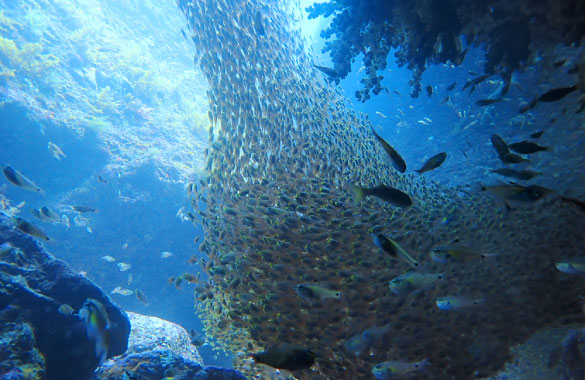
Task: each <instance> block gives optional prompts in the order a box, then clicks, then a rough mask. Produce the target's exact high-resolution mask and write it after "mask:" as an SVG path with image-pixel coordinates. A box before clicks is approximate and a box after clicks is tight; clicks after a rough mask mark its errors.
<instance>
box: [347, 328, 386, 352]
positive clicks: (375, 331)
mask: <svg viewBox="0 0 585 380" xmlns="http://www.w3.org/2000/svg"><path fill="white" fill-rule="evenodd" d="M390 330H391V328H390V325H389V324H388V325H386V326H382V327H377V326H374V327H370V328H367V329H365V330H364V331H363V332H361V333H359V334H355V335H353V336H351V337H350V338H349V339H347V341H345V343H344V344H343V347H344V348H345V349H346V350H347V351H348V352H351V353H352V354H354V355H355V356H360V355H361V354H362V353H364V352H367V351H369V350H370V349H371V348H372V347H373V346H374V345H375V344H376V343H377V342H378V341H379V340H380V339H382V338H383V337H384V335H386V334H387V333H388V332H389V331H390Z"/></svg>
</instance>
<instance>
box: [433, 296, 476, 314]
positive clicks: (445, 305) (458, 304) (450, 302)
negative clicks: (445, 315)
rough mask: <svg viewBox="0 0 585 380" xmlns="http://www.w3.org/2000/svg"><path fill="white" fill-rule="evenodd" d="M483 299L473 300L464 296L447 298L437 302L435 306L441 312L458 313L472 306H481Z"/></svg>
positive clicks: (438, 299)
mask: <svg viewBox="0 0 585 380" xmlns="http://www.w3.org/2000/svg"><path fill="white" fill-rule="evenodd" d="M483 302H484V299H483V298H478V299H472V298H468V297H464V296H445V297H439V298H437V299H436V300H435V304H436V305H437V307H438V308H439V309H441V310H445V311H456V310H460V309H464V308H467V307H471V306H476V305H481V304H482V303H483Z"/></svg>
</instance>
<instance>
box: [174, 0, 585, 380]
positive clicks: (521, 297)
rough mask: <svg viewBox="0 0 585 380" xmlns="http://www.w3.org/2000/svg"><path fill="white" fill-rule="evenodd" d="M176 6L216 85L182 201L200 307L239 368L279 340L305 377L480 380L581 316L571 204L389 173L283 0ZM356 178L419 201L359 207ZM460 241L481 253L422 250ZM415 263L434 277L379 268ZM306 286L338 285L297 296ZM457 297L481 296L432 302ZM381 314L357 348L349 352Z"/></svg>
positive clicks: (254, 367)
mask: <svg viewBox="0 0 585 380" xmlns="http://www.w3.org/2000/svg"><path fill="white" fill-rule="evenodd" d="M178 3H179V5H180V7H181V9H182V10H183V12H184V13H185V15H186V16H187V20H188V22H189V25H190V30H189V31H188V32H187V35H189V37H190V38H192V40H193V41H194V43H195V46H196V49H197V57H196V60H197V61H198V62H200V65H201V68H202V70H203V72H204V74H205V75H206V77H207V80H208V81H209V84H210V90H209V93H208V96H209V109H210V111H209V120H210V123H211V128H210V134H209V139H210V149H209V151H208V155H207V166H206V176H205V177H204V178H203V179H202V180H201V181H200V182H199V183H197V184H196V186H194V189H193V190H194V192H193V201H192V204H193V207H194V210H193V211H192V215H194V216H196V217H197V218H196V220H195V221H194V222H195V223H201V224H202V225H203V227H204V231H205V239H204V241H203V242H202V243H201V245H200V250H201V251H202V252H204V253H205V254H206V255H207V258H206V259H203V260H199V264H200V265H201V266H202V268H203V269H204V270H205V272H206V273H207V274H208V278H207V280H206V282H205V283H204V284H202V285H199V287H198V288H197V289H196V294H197V303H196V307H197V309H198V312H199V315H200V316H201V317H202V318H203V319H204V323H205V328H206V332H207V333H209V334H212V335H213V336H214V337H216V338H217V340H218V342H219V344H220V345H221V346H222V348H224V349H228V350H230V351H232V352H234V353H235V355H236V359H235V366H236V367H237V368H238V369H240V370H242V371H244V372H245V373H247V374H248V375H249V376H250V377H251V378H255V379H269V378H272V377H273V376H274V370H273V369H272V368H271V367H269V366H266V365H263V364H259V363H254V362H253V360H252V355H253V354H258V353H261V352H267V350H268V349H270V347H275V346H277V345H278V344H282V343H289V344H291V345H294V347H302V349H300V348H299V349H298V350H299V352H309V351H310V352H311V353H314V354H315V363H314V364H313V365H312V366H311V368H303V369H299V370H298V371H295V372H294V374H295V376H296V377H297V378H299V379H336V380H339V379H352V380H353V379H374V375H375V374H378V375H376V376H382V375H380V373H382V372H384V371H386V372H388V371H389V370H390V369H392V368H394V367H396V368H399V369H403V370H404V372H406V370H407V369H408V371H410V370H414V369H419V368H418V367H414V366H415V364H416V363H424V370H421V371H417V373H416V376H417V377H416V378H418V379H455V378H456V379H475V378H477V377H482V376H488V375H490V374H493V373H494V372H495V371H497V370H498V369H500V368H502V366H503V364H504V363H505V362H506V361H507V360H509V359H510V357H511V356H510V353H509V348H510V346H511V345H513V344H515V343H519V342H521V341H523V340H524V339H526V338H527V337H528V336H529V335H530V334H531V333H533V332H534V331H536V330H537V329H539V328H542V327H545V326H551V325H555V324H561V323H571V322H575V321H583V319H584V318H583V317H584V315H583V311H582V301H580V300H579V298H578V296H579V295H581V294H582V293H583V289H582V288H580V287H579V286H568V284H569V283H567V275H565V274H564V273H561V272H560V271H558V270H557V269H556V268H555V262H556V261H559V260H562V259H565V258H570V257H574V256H576V255H578V254H579V253H582V252H579V249H581V250H582V248H579V247H583V235H582V231H584V230H585V219H584V218H583V214H582V213H579V212H578V211H575V210H574V209H573V208H570V207H566V206H564V205H563V204H559V203H558V202H552V201H551V200H550V199H547V198H544V199H540V200H538V201H535V202H532V203H530V204H528V205H526V206H525V207H521V208H518V209H515V210H514V211H513V212H506V211H505V210H502V209H501V208H499V207H498V205H497V204H496V201H494V200H492V199H491V198H490V197H489V196H488V194H487V193H485V192H479V193H477V194H474V195H470V194H466V193H463V192H457V191H455V190H452V189H449V188H443V187H439V186H438V185H436V184H434V183H433V182H431V181H429V180H426V179H425V178H424V176H419V175H413V174H409V173H407V174H401V173H399V172H398V171H396V170H395V169H394V168H393V167H392V162H391V161H390V160H389V158H388V156H387V154H386V153H385V152H384V150H383V148H382V146H381V145H380V143H379V142H378V141H376V140H375V139H374V138H373V137H372V133H371V131H372V126H371V124H370V123H369V122H368V121H366V120H365V118H362V117H360V116H359V115H357V114H356V113H355V111H353V110H352V108H351V106H350V103H349V102H348V101H347V100H346V99H344V98H343V97H342V96H341V95H340V94H339V93H338V92H337V91H336V90H335V89H334V88H333V87H331V85H330V84H329V83H328V81H327V80H326V78H324V77H323V75H322V73H321V72H319V71H318V70H317V69H316V68H315V67H314V66H313V63H312V62H311V60H310V58H309V56H308V54H307V53H306V52H305V49H304V47H303V46H302V44H301V38H300V33H299V31H298V30H296V29H294V28H293V27H292V26H291V22H290V19H291V18H290V15H289V14H288V13H287V12H288V10H287V9H290V8H289V5H290V4H288V3H287V2H274V1H272V0H254V1H245V0H241V1H240V0H233V1H228V0H197V1H189V0H179V1H178ZM437 170H440V168H439V169H437ZM478 181H479V179H478ZM350 184H355V185H357V186H361V187H367V188H372V187H375V186H379V185H384V186H390V187H392V188H395V189H398V190H400V191H401V192H404V193H405V194H408V196H409V197H410V198H411V200H412V206H410V207H397V206H395V205H392V204H391V203H388V202H383V201H381V200H380V199H378V198H376V197H366V198H364V199H363V200H362V201H360V202H359V203H356V202H354V198H353V194H352V191H351V185H350ZM202 205H204V207H202ZM445 218H448V220H449V222H448V223H442V222H441V221H442V220H445ZM372 233H374V234H382V235H384V236H388V237H389V238H392V239H393V240H396V242H397V243H398V244H399V245H400V247H402V248H403V249H404V251H406V252H408V253H409V254H410V255H411V256H412V257H413V258H414V259H415V260H417V262H418V263H419V265H418V267H417V268H412V267H411V266H410V265H408V263H406V262H405V261H404V260H401V259H400V258H398V259H397V258H395V257H392V256H391V255H388V254H385V253H384V252H383V251H382V250H380V249H379V248H378V247H377V246H376V245H375V244H374V242H373V241H372V238H371V234H372ZM454 241H458V242H461V244H463V245H464V246H466V247H470V248H471V249H473V250H474V251H477V252H483V253H486V254H489V255H490V257H489V258H486V259H478V260H460V261H459V262H457V261H448V262H445V263H443V262H436V261H435V260H433V259H432V258H431V255H430V253H431V252H432V251H433V248H435V247H437V246H449V245H453V242H454ZM413 270H416V271H417V272H418V271H420V272H421V273H435V274H441V278H440V280H437V281H433V282H432V283H430V282H429V284H428V285H425V286H424V287H423V288H424V291H423V290H421V291H414V292H410V293H409V294H405V295H403V296H401V295H398V294H395V293H393V292H392V291H391V290H390V288H389V282H390V281H391V280H392V279H395V278H397V277H398V276H400V275H403V274H404V273H407V272H409V271H413ZM570 284H572V283H570ZM299 285H302V287H304V288H307V287H309V286H314V287H313V288H311V289H321V290H322V291H333V292H339V297H337V296H336V297H313V298H310V297H301V296H299V294H298V292H297V289H299V288H298V286H299ZM335 294H336V295H337V293H335ZM463 296H465V297H469V299H472V300H476V299H481V300H482V304H481V305H470V306H469V307H465V310H461V311H455V312H454V311H447V310H445V309H440V308H439V307H437V305H436V304H435V302H436V300H438V299H445V298H442V297H463ZM453 299H462V298H453ZM441 305H442V304H441ZM383 327H384V334H385V335H384V339H379V340H374V339H372V340H371V342H370V343H371V344H367V345H365V346H366V347H367V349H364V350H353V349H348V348H347V347H349V346H350V345H348V342H349V341H350V340H352V339H355V337H356V334H361V333H362V332H363V331H365V330H367V329H368V328H377V329H381V328H383ZM278 347H282V345H281V346H278ZM303 350H308V351H303ZM356 354H357V356H356ZM256 357H258V356H256ZM279 360H281V358H279ZM283 360H284V359H283ZM287 363H288V362H287ZM388 363H390V364H388ZM396 363H399V364H396ZM409 363H415V364H409ZM309 364H312V361H311V362H310V363H309ZM390 365H391V366H392V367H390ZM287 366H288V364H287ZM420 367H423V366H422V365H420ZM373 369H374V371H373ZM372 371H373V372H372ZM384 376H385V375H384Z"/></svg>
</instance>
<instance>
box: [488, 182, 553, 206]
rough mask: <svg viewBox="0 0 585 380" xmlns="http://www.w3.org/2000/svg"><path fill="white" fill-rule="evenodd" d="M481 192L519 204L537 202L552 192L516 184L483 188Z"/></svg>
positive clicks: (536, 186)
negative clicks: (485, 191) (484, 191)
mask: <svg viewBox="0 0 585 380" xmlns="http://www.w3.org/2000/svg"><path fill="white" fill-rule="evenodd" d="M482 190H487V191H489V192H491V193H493V194H495V195H497V196H499V197H501V198H502V199H504V200H506V201H508V200H512V201H519V202H536V201H537V200H539V199H541V198H543V197H545V196H546V195H548V194H550V193H551V192H552V190H550V189H547V188H546V187H542V186H538V185H530V186H522V185H519V184H517V183H510V184H509V185H498V186H483V187H482Z"/></svg>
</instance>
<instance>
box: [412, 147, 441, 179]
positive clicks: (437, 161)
mask: <svg viewBox="0 0 585 380" xmlns="http://www.w3.org/2000/svg"><path fill="white" fill-rule="evenodd" d="M446 158H447V153H445V152H441V153H439V154H436V155H434V156H433V157H431V158H429V159H428V160H427V162H425V164H424V165H423V167H422V168H420V169H418V170H415V172H417V173H418V174H423V173H425V172H428V171H430V170H434V169H436V168H438V167H439V166H441V165H442V164H443V162H445V159H446Z"/></svg>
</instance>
